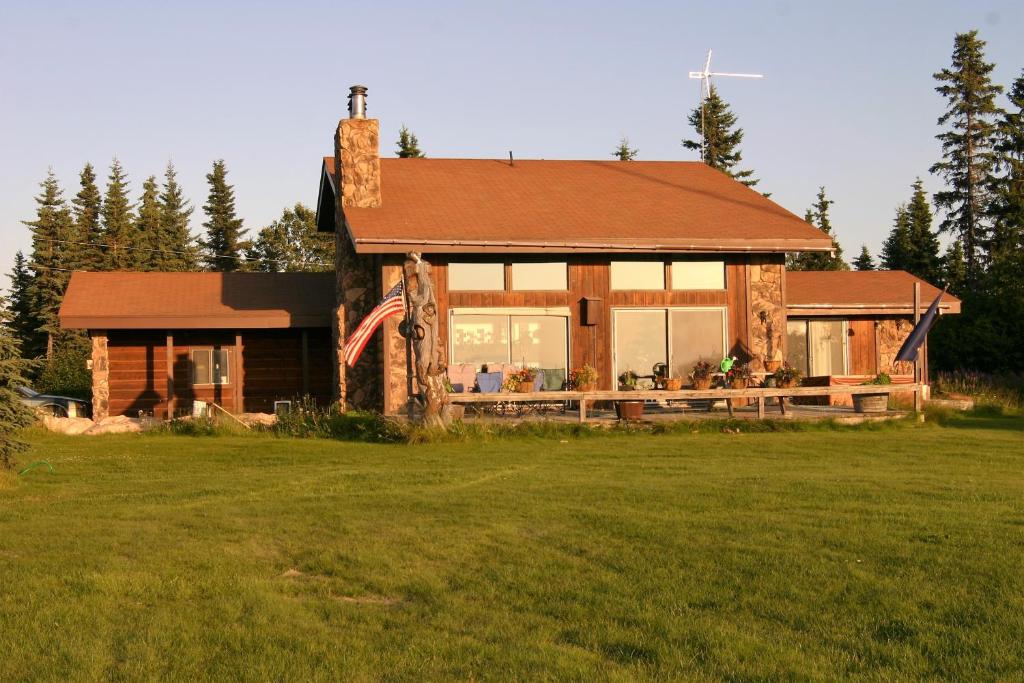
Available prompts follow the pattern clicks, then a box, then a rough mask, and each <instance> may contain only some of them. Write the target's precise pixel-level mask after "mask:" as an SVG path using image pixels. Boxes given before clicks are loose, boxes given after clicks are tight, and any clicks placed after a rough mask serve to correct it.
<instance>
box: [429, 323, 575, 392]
mask: <svg viewBox="0 0 1024 683" xmlns="http://www.w3.org/2000/svg"><path fill="white" fill-rule="evenodd" d="M478 310H480V309H474V310H473V311H472V312H462V311H458V310H456V311H452V314H451V320H450V327H449V331H450V332H449V338H450V346H451V356H450V357H451V361H450V363H451V364H460V365H462V364H464V365H471V366H474V367H475V369H476V370H480V369H481V368H482V367H483V366H484V365H487V366H489V367H491V368H498V367H501V366H516V367H527V368H534V369H538V370H544V374H545V387H547V386H548V385H551V386H554V388H556V389H557V388H559V387H560V386H561V381H562V380H564V379H565V377H566V376H567V374H568V370H569V325H568V321H569V317H568V313H566V314H565V315H552V314H550V313H548V312H546V309H541V310H540V311H538V312H537V313H536V314H532V313H530V312H529V309H515V311H516V312H514V313H512V312H500V309H499V310H497V311H495V312H493V313H491V312H488V313H478V312H477V311H478ZM555 385H557V386H555Z"/></svg>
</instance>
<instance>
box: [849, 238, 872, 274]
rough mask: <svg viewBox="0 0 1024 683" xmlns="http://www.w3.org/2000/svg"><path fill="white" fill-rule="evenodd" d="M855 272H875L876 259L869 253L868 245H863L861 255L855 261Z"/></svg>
mask: <svg viewBox="0 0 1024 683" xmlns="http://www.w3.org/2000/svg"><path fill="white" fill-rule="evenodd" d="M853 268H854V270H874V269H875V259H873V258H872V257H871V252H870V251H868V245H866V244H864V245H861V248H860V254H858V255H857V258H855V259H854V260H853Z"/></svg>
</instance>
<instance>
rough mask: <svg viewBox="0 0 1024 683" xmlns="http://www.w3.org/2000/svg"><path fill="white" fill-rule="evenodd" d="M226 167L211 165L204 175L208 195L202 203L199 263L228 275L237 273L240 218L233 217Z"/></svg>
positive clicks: (222, 164)
mask: <svg viewBox="0 0 1024 683" xmlns="http://www.w3.org/2000/svg"><path fill="white" fill-rule="evenodd" d="M227 174H228V170H227V166H226V165H225V163H224V160H223V159H218V160H217V161H214V162H213V170H212V171H211V172H210V173H207V174H206V181H207V183H209V185H210V195H209V197H208V198H207V200H206V203H205V204H203V211H204V212H205V213H206V217H207V220H206V222H205V223H203V227H204V228H206V239H205V240H201V241H200V245H201V246H202V248H203V255H202V258H203V263H204V264H205V265H206V269H207V270H218V271H225V272H230V271H233V270H238V269H239V268H240V267H241V265H242V261H241V257H242V235H243V233H244V232H245V231H244V230H243V228H242V219H240V218H238V217H237V216H236V215H235V189H234V188H233V187H232V186H231V185H228V181H227Z"/></svg>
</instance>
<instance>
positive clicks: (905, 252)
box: [882, 204, 914, 270]
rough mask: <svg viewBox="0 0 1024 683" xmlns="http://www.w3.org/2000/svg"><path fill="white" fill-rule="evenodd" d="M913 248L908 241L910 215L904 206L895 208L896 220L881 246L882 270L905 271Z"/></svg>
mask: <svg viewBox="0 0 1024 683" xmlns="http://www.w3.org/2000/svg"><path fill="white" fill-rule="evenodd" d="M913 250H914V246H913V244H912V243H911V241H910V213H909V212H908V211H907V205H906V204H900V205H899V206H897V207H896V218H895V220H893V222H892V230H891V231H890V232H889V237H887V238H886V240H885V243H883V244H882V268H884V269H885V270H906V269H907V268H908V265H909V264H910V262H911V259H912V256H911V252H913Z"/></svg>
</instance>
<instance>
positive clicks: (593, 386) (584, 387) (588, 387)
mask: <svg viewBox="0 0 1024 683" xmlns="http://www.w3.org/2000/svg"><path fill="white" fill-rule="evenodd" d="M576 391H597V382H587V383H586V384H581V385H579V386H578V387H576Z"/></svg>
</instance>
